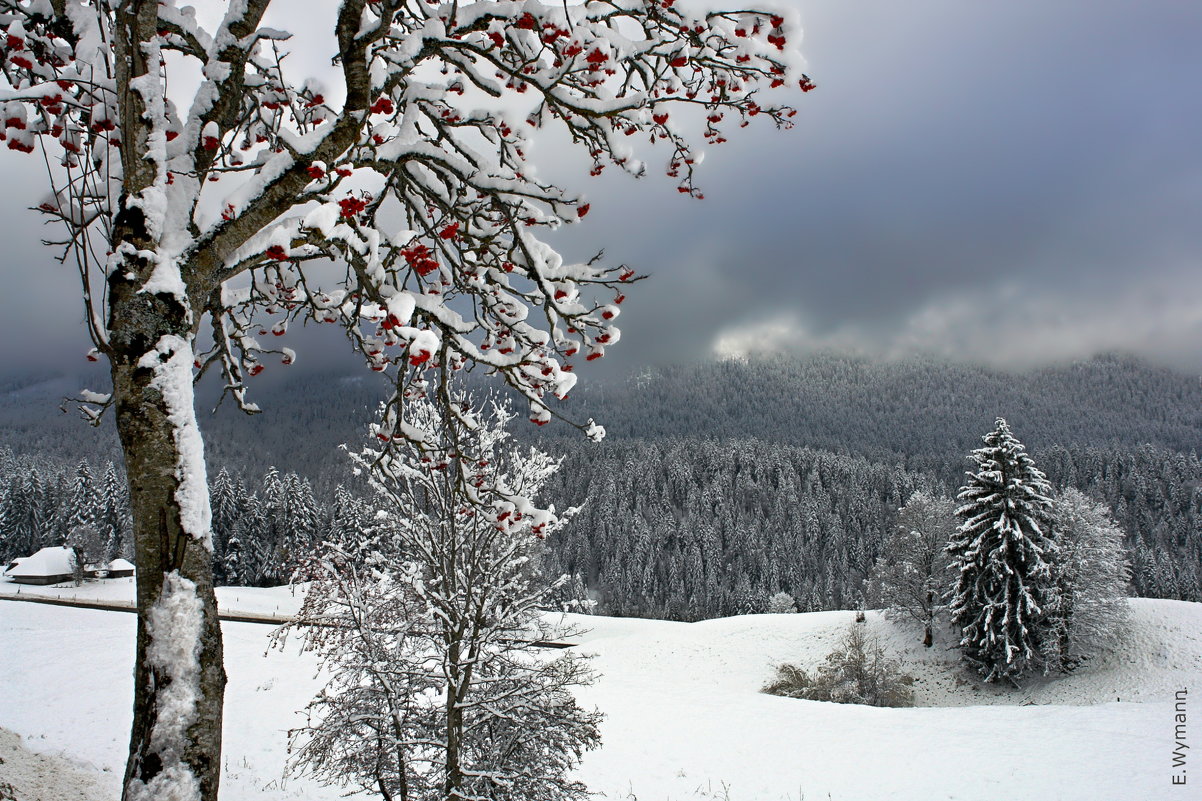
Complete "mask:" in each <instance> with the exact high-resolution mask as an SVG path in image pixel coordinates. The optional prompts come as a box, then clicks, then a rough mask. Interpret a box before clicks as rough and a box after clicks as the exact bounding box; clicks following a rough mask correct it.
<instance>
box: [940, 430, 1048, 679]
mask: <svg viewBox="0 0 1202 801" xmlns="http://www.w3.org/2000/svg"><path fill="white" fill-rule="evenodd" d="M984 442H985V446H984V447H983V448H978V449H977V450H975V451H973V452H972V455H971V457H970V458H971V459H972V460H973V461H974V462H976V464H977V470H976V472H973V473H969V474H968V477H969V481H968V484H966V485H965V486H963V487H961V488H960V494H959V496H958V497H959V499H960V502H961V506H960V507H959V508H958V509H956V515H957V516H958V517H959V518H960V520H961V523H960V527H959V528H958V529H957V531H956V533H955V535H954V536H953V537H952V540H951V542H950V543H949V544H948V546H947V551H948V556H949V558H950V560H951V567H952V572H953V575H954V576H955V587H954V589H953V590H952V594H951V598H950V607H951V618H952V622H953V623H954V624H955V625H956V627H957V628H958V629H959V630H960V633H961V639H960V647H961V649H962V652H963V655H964V659H965V661H966V662H968V664H970V665H971V666H972V667H973V668H975V669H976V670H977V671H978V672H979V673H980V674H981V676H982V677H984V678H985V680H986V681H1000V680H1002V679H1006V680H1009V681H1014V680H1017V679H1018V678H1020V677H1022V676H1023V675H1025V674H1028V673H1030V672H1032V671H1034V670H1036V669H1043V670H1046V669H1047V668H1048V667H1049V665H1048V658H1047V657H1048V653H1049V652H1051V651H1053V650H1054V649H1055V647H1056V642H1057V631H1056V629H1057V625H1056V620H1057V614H1058V606H1057V605H1058V602H1059V592H1058V588H1057V571H1056V564H1057V561H1058V559H1059V549H1058V548H1057V546H1056V543H1055V541H1054V539H1053V534H1052V525H1053V522H1052V501H1051V497H1050V496H1051V493H1052V487H1051V485H1050V484H1049V483H1048V481H1047V479H1046V478H1045V477H1044V474H1043V473H1042V472H1040V470H1039V469H1038V468H1037V467H1036V466H1035V463H1034V462H1033V461H1032V460H1031V457H1030V456H1028V455H1027V451H1026V448H1025V447H1024V446H1023V444H1022V443H1021V442H1019V441H1018V440H1017V439H1016V438H1015V437H1014V435H1013V434H1012V433H1011V432H1010V426H1008V425H1007V424H1006V421H1005V420H1003V419H1001V418H998V420H997V425H996V427H995V428H994V430H993V431H991V432H989V433H988V434H986V435H985V437H984Z"/></svg>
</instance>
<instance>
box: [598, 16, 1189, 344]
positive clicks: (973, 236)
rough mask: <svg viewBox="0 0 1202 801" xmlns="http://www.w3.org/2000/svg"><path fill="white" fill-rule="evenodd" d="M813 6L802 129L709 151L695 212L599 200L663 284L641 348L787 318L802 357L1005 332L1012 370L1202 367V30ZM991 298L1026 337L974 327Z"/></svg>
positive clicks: (1181, 25)
mask: <svg viewBox="0 0 1202 801" xmlns="http://www.w3.org/2000/svg"><path fill="white" fill-rule="evenodd" d="M801 7H802V10H803V15H804V18H805V20H806V23H807V27H806V43H805V48H804V49H805V52H806V54H807V56H808V58H809V60H810V71H811V74H812V75H813V77H814V78H815V80H816V82H817V83H818V84H819V89H818V91H816V92H813V93H812V94H809V95H807V96H805V97H803V98H799V99H798V105H799V107H800V108H801V113H800V115H799V117H798V125H797V129H796V130H794V131H792V132H789V133H787V134H779V135H775V134H771V133H755V134H752V135H751V136H750V137H746V138H740V137H733V136H732V137H731V138H732V140H735V139H740V141H737V142H734V143H732V144H730V145H725V146H723V147H722V148H717V149H714V150H713V151H712V152H711V154H710V158H709V159H708V161H707V162H706V163H705V164H704V165H703V174H702V179H703V182H704V183H705V184H706V189H707V199H706V200H705V201H703V202H701V203H696V202H687V201H684V202H678V203H674V202H672V199H671V198H668V197H667V196H666V194H667V193H666V192H665V187H664V186H663V185H662V182H657V181H654V180H650V181H648V182H646V183H645V185H644V186H641V187H639V188H638V190H637V194H636V195H635V199H634V200H631V199H629V198H625V199H621V200H619V199H618V198H617V197H616V195H615V194H612V193H616V192H618V191H624V192H628V193H629V192H631V191H632V190H631V188H630V186H629V184H627V185H624V186H620V185H619V184H621V182H616V181H615V182H614V184H613V186H612V187H611V186H610V185H608V184H607V185H606V187H605V197H604V201H605V202H598V203H596V204H594V208H595V209H598V211H595V212H594V214H595V215H597V217H598V219H596V220H595V221H594V220H592V219H590V222H595V224H596V225H595V227H594V228H593V231H592V234H593V236H595V237H596V238H597V241H599V240H600V239H601V238H602V237H603V236H604V232H605V231H610V232H612V231H614V230H620V231H621V232H622V233H621V235H611V238H610V241H611V243H612V245H613V246H612V247H611V251H612V252H615V253H620V254H621V257H622V258H629V259H632V260H634V261H639V262H644V263H646V264H648V266H649V267H651V268H652V272H653V273H654V274H655V281H654V284H655V286H654V288H653V287H650V286H649V287H647V288H646V295H647V296H648V297H644V298H641V299H636V302H635V303H634V305H633V306H632V307H631V309H630V310H629V312H628V313H627V315H626V316H625V317H624V318H623V324H624V326H625V330H626V331H627V335H629V336H630V337H631V338H633V339H636V340H638V341H641V342H644V343H648V344H649V345H650V346H651V347H656V346H657V345H661V344H662V345H663V346H664V347H663V350H664V351H673V350H677V349H689V350H691V351H692V352H693V353H697V352H699V350H700V349H702V348H704V347H705V346H707V345H709V344H710V343H711V341H712V339H711V338H707V337H706V336H705V331H706V329H705V326H709V331H710V333H711V334H713V333H714V332H716V331H720V330H726V331H728V332H729V331H730V329H731V328H732V326H733V327H734V328H735V329H740V328H741V327H743V325H744V324H745V325H749V326H750V325H754V324H756V323H758V322H762V321H763V320H764V319H765V318H768V319H770V320H774V321H776V322H780V321H781V320H787V319H792V320H796V321H798V322H797V329H798V330H797V331H796V335H797V337H796V338H797V340H798V344H801V345H824V344H838V345H851V344H855V345H858V346H859V347H861V348H863V349H866V350H868V351H870V352H878V353H892V352H896V351H898V350H899V349H905V347H929V348H930V349H935V350H938V351H939V352H946V353H949V354H952V355H961V356H966V357H979V358H989V357H991V356H993V355H995V354H996V352H997V349H995V348H986V347H985V346H984V344H983V343H985V342H988V341H991V337H986V336H982V335H981V332H980V331H979V330H977V328H979V327H983V326H988V327H989V331H990V332H991V334H992V335H997V334H1001V335H1009V334H1013V335H1014V336H1015V338H1016V339H1017V340H1021V341H1015V342H1012V343H1009V345H1008V347H1006V348H1005V349H1004V350H1005V352H1006V353H1007V354H1009V356H1008V359H1011V360H1014V359H1017V358H1018V354H1017V353H1016V351H1023V350H1025V356H1026V358H1027V359H1029V360H1032V361H1037V360H1039V359H1040V358H1041V357H1048V356H1055V357H1057V358H1062V357H1066V356H1074V355H1085V354H1088V353H1090V352H1092V351H1094V350H1096V349H1100V348H1111V347H1130V348H1133V349H1138V350H1141V351H1144V352H1147V353H1149V355H1154V356H1155V355H1162V356H1165V357H1171V358H1174V359H1177V360H1179V361H1184V362H1186V363H1189V364H1191V365H1198V364H1202V358H1199V350H1198V346H1197V344H1196V343H1197V342H1198V339H1197V336H1196V334H1197V331H1196V328H1195V322H1194V321H1193V319H1192V317H1191V315H1190V312H1191V309H1192V308H1198V307H1202V282H1200V281H1199V280H1198V278H1197V277H1196V276H1197V272H1198V270H1197V266H1198V257H1199V254H1200V253H1202V224H1200V222H1202V197H1200V193H1202V151H1200V149H1199V148H1198V147H1197V141H1198V140H1199V136H1200V135H1202V101H1200V99H1199V98H1200V95H1199V93H1198V92H1197V90H1196V86H1195V83H1194V81H1195V76H1196V75H1198V74H1199V67H1202V49H1200V48H1198V46H1197V42H1198V41H1200V40H1202V11H1199V10H1198V9H1197V8H1196V7H1194V6H1192V5H1191V6H1189V7H1187V4H1179V3H1167V2H1159V3H1143V4H1132V3H1122V4H1119V3H1093V2H1090V3H1085V2H1060V3H1006V4H990V5H989V6H987V7H982V5H981V4H964V3H952V2H946V3H919V4H914V3H907V4H898V3H891V2H883V1H882V2H875V1H874V2H854V3H848V2H822V3H804V4H802V6H801ZM739 133H746V132H745V131H741V132H739ZM669 189H670V188H669ZM613 206H616V207H617V208H616V209H614V208H609V210H608V211H607V207H613ZM580 238H581V239H584V238H586V234H585V233H584V232H583V231H582V232H581V233H580ZM674 248H677V249H675V250H674ZM694 276H699V277H700V281H701V285H702V286H701V287H700V288H697V287H693V288H686V289H685V290H683V294H684V296H685V297H689V301H688V302H675V301H676V295H675V294H674V293H675V292H676V291H677V288H678V287H681V286H686V287H687V285H688V284H689V283H690V282H691V281H692V280H693V278H694ZM1166 288H1167V289H1168V291H1167V292H1165V291H1163V290H1165V289H1166ZM1158 293H1159V294H1160V295H1161V296H1163V299H1164V302H1163V303H1157V302H1156V300H1155V297H1154V296H1156V295H1157V294H1158ZM682 300H683V299H682ZM974 303H975V304H1006V305H1007V306H1008V307H1009V308H1011V309H1013V310H1014V313H1013V315H1010V316H1011V317H1013V318H1014V319H1021V320H1023V321H1024V322H1023V324H1022V325H1021V326H1018V325H1017V324H1016V325H1013V326H1009V327H1007V325H1006V319H1007V315H1006V314H1005V313H1004V312H1003V313H999V312H998V311H997V310H989V309H985V310H983V311H982V312H981V314H980V316H979V325H978V324H977V323H976V322H975V321H974V318H973V316H972V315H968V314H964V313H961V312H960V311H959V310H960V309H962V308H963V307H964V306H965V305H966V304H968V305H969V306H971V305H972V304H974ZM941 306H945V307H947V311H948V313H947V314H945V315H943V317H944V318H946V319H945V320H944V322H943V323H942V324H941V325H940V326H935V327H934V328H932V326H933V323H932V319H933V318H934V317H938V316H939V315H938V311H939V308H940V307H941ZM1040 315H1047V317H1046V318H1043V319H1041V318H1040ZM1166 316H1167V317H1168V318H1169V319H1166ZM1116 317H1117V319H1119V320H1121V321H1122V322H1121V324H1119V325H1116V324H1115V320H1116ZM953 319H955V320H956V324H955V325H954V326H953V325H952V324H951V321H952V320H953ZM986 321H988V322H986ZM1108 321H1109V322H1108ZM1009 328H1013V329H1016V330H1013V331H1009V330H1008V329H1009ZM1116 329H1118V330H1116ZM1121 329H1127V331H1128V333H1129V336H1124V335H1123V331H1122V330H1121ZM1152 329H1155V330H1156V333H1155V335H1153V334H1152V333H1151V331H1152ZM916 330H927V331H928V332H929V333H927V334H926V335H925V336H923V337H920V336H916V335H915V331H916ZM935 330H939V331H940V332H942V335H943V336H945V337H946V339H944V340H939V341H930V340H932V339H934V338H935V337H936V334H935V333H933V332H934V331H935ZM1037 332H1043V335H1042V336H1036V335H1035V333H1037ZM1020 334H1021V336H1018V335H1020ZM785 338H786V339H787V337H785ZM936 346H937V347H936Z"/></svg>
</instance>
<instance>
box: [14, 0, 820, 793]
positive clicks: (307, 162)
mask: <svg viewBox="0 0 1202 801" xmlns="http://www.w3.org/2000/svg"><path fill="white" fill-rule="evenodd" d="M195 6H197V8H194V7H193V6H191V5H189V6H179V5H177V4H176V2H174V0H162V1H157V0H156V1H155V2H151V0H0V27H3V28H4V37H5V38H4V48H3V60H2V63H0V71H2V74H3V80H2V81H0V103H2V104H3V117H2V119H3V122H4V128H3V134H4V139H5V141H6V143H7V147H8V148H9V149H10V150H14V151H20V152H28V153H32V152H34V151H35V150H38V151H39V154H40V155H41V156H42V157H44V159H45V163H46V165H47V167H48V168H49V174H50V176H51V179H50V182H51V186H50V189H51V191H50V193H49V195H48V196H47V197H46V199H45V200H44V201H42V202H40V204H39V205H38V209H39V210H40V211H41V212H42V213H43V214H45V215H46V216H47V218H48V219H49V220H50V221H51V222H55V223H57V224H59V225H60V226H61V229H62V237H61V239H60V243H61V244H62V246H63V249H64V250H63V256H64V258H72V259H73V262H74V264H75V265H76V267H77V268H78V271H79V276H80V279H81V283H82V291H83V299H84V301H85V306H86V315H85V323H86V327H87V330H88V332H89V334H90V335H91V338H92V340H93V342H94V344H95V350H94V352H93V353H92V354H91V357H92V358H93V359H96V360H99V359H101V358H103V359H106V360H107V362H108V364H109V366H110V375H111V379H112V387H111V393H109V394H108V395H97V394H87V395H86V396H85V400H87V401H90V402H91V405H85V406H84V407H83V408H84V409H85V413H87V414H89V415H91V416H93V417H96V416H98V415H99V414H100V410H101V409H103V408H108V407H111V408H112V409H113V411H114V413H115V415H116V424H117V430H118V432H119V436H120V440H121V444H122V448H123V451H124V462H125V466H126V472H127V479H128V481H129V484H130V486H131V487H132V489H133V492H132V495H131V511H132V517H133V520H134V532H133V539H134V552H135V554H134V555H135V562H136V564H137V566H138V590H137V596H138V598H137V601H138V610H139V615H138V652H137V660H136V664H137V668H136V675H135V693H134V715H133V731H132V735H131V742H130V754H129V761H128V765H127V771H126V776H125V780H124V786H125V790H124V796H125V798H127V799H135V798H152V797H154V798H163V797H166V796H167V795H168V794H171V795H172V797H175V798H179V799H191V798H204V799H208V800H209V801H212V800H213V799H215V798H216V797H217V790H218V785H219V778H220V771H219V767H220V764H221V758H220V755H221V720H222V711H221V710H222V697H223V693H224V685H225V673H224V670H223V667H222V648H221V635H220V629H219V626H218V621H217V616H216V602H215V598H214V594H213V591H212V567H211V562H212V559H211V554H212V549H211V535H210V523H209V504H208V497H207V496H208V492H207V482H206V475H205V462H204V455H203V446H202V442H201V438H200V434H199V431H198V428H197V426H196V419H195V411H194V409H193V396H192V382H193V379H194V378H196V377H197V375H198V374H203V373H205V372H207V371H214V372H217V373H220V374H221V376H222V381H223V382H224V384H225V387H226V392H227V394H228V396H230V397H232V398H233V399H234V400H235V401H237V402H238V403H239V404H242V405H243V407H244V408H246V409H247V410H248V411H250V410H253V407H252V406H251V405H250V404H249V402H248V401H247V400H246V389H247V386H246V381H247V378H248V377H250V376H254V375H256V374H257V373H259V372H261V371H262V370H264V369H265V361H266V357H267V356H268V354H271V353H274V354H276V355H277V356H278V357H279V358H280V360H281V361H282V362H283V363H284V364H289V363H292V362H293V361H294V360H295V354H294V353H293V352H292V351H291V350H290V349H288V348H280V347H274V348H273V347H271V346H270V345H268V344H267V343H266V341H260V340H259V339H257V338H256V334H257V332H262V333H261V334H258V335H259V336H269V337H271V336H273V335H277V334H278V335H282V334H284V332H285V331H286V329H287V328H288V325H289V324H290V323H293V322H297V321H304V320H311V321H315V322H324V323H333V324H341V325H342V326H343V328H344V329H345V331H346V333H347V335H348V337H349V339H350V340H351V342H352V344H353V346H354V347H355V348H356V349H357V350H358V351H359V352H360V353H362V354H363V356H364V357H365V359H366V361H367V363H368V364H369V365H370V367H371V368H372V369H374V370H377V371H381V372H384V371H389V370H391V371H392V372H393V373H395V374H396V378H397V383H398V386H402V387H404V386H407V385H408V384H409V383H411V382H413V381H417V380H420V379H421V375H422V374H423V373H424V372H425V371H427V370H432V369H434V368H435V367H436V366H437V367H438V368H441V369H450V370H453V369H459V368H461V367H463V366H465V365H468V364H470V363H483V364H485V365H486V366H487V368H488V370H489V371H491V372H493V373H495V374H497V375H498V376H499V377H500V379H501V380H503V381H504V382H506V383H507V384H508V385H509V386H510V387H512V388H513V389H514V390H515V391H516V392H517V393H519V394H520V395H521V396H523V397H525V398H526V399H527V400H528V402H529V403H530V416H531V418H532V419H534V420H535V421H536V422H539V423H543V422H546V421H547V420H548V419H549V418H550V415H551V411H550V407H549V404H550V403H551V402H552V398H553V397H558V396H562V395H563V394H564V393H566V392H567V391H568V389H569V388H570V387H571V386H572V383H573V380H574V378H575V376H574V374H573V373H572V372H570V370H571V364H570V362H569V361H568V360H569V359H571V358H572V357H574V356H577V354H579V355H580V356H581V357H583V358H587V359H596V358H600V357H601V356H602V355H604V353H605V350H606V348H607V347H609V346H610V345H613V344H614V343H616V342H617V341H618V338H619V331H618V329H617V328H616V327H615V326H614V324H613V321H614V318H616V317H617V316H618V311H619V304H620V303H621V301H622V300H623V298H624V295H623V292H622V290H623V289H624V286H625V282H629V281H631V280H633V279H634V278H636V275H635V272H634V271H633V270H631V269H629V268H626V267H618V268H614V269H607V268H604V267H602V266H600V265H598V264H595V263H590V264H586V265H577V264H567V263H564V261H563V260H562V259H561V258H560V257H559V256H558V255H557V254H556V253H554V252H553V251H552V250H551V248H549V247H548V246H547V245H546V244H545V243H544V242H543V241H542V240H540V239H539V238H538V233H539V232H540V231H542V230H545V229H549V228H552V227H555V226H557V225H560V224H563V223H567V222H575V221H577V220H578V219H580V218H582V217H583V216H584V215H585V214H586V213H587V212H588V210H589V204H588V203H587V202H584V200H583V199H582V198H581V197H580V196H579V195H577V194H574V193H570V192H567V191H565V190H563V189H560V188H558V187H556V186H553V185H550V184H547V183H544V182H542V181H539V180H537V179H536V178H534V177H533V175H534V170H533V169H532V168H531V167H529V166H527V156H528V153H529V138H530V134H531V132H532V131H533V130H534V129H537V128H539V127H540V126H555V127H558V128H559V129H560V130H561V131H564V132H566V138H567V139H569V140H570V141H571V142H572V143H573V144H574V145H577V146H579V147H580V148H581V149H582V150H583V151H584V152H585V154H586V155H587V157H588V158H589V159H590V160H591V162H592V164H593V171H594V172H599V171H601V170H602V169H603V168H604V167H605V166H606V165H615V166H616V167H618V168H619V169H623V170H625V171H627V172H630V173H632V174H639V173H641V172H642V171H643V166H642V162H641V161H640V160H639V159H638V158H636V154H635V152H634V150H633V149H632V147H631V146H630V144H629V143H631V142H636V141H638V140H639V139H643V138H648V139H650V140H651V141H652V142H653V143H659V144H660V145H662V146H663V147H664V148H666V150H667V151H668V153H669V155H668V172H669V174H670V175H674V176H677V177H678V178H679V179H680V185H679V188H680V191H681V192H684V193H687V194H692V195H698V194H699V193H698V192H697V190H696V189H695V187H694V184H693V171H694V166H695V164H696V163H697V161H698V156H697V153H696V151H695V150H694V147H693V144H692V143H690V141H689V139H687V138H686V136H685V133H686V130H687V129H688V128H689V127H690V123H691V124H692V125H693V126H694V127H698V128H700V129H701V130H702V131H703V134H704V138H705V139H706V141H708V142H711V143H719V142H722V141H724V131H725V128H726V127H728V126H731V125H736V126H737V125H740V124H742V123H745V122H747V121H748V119H749V118H750V117H753V116H758V117H759V118H760V119H764V120H771V121H773V122H775V123H776V124H777V125H786V124H787V115H788V114H789V113H790V112H789V110H788V109H787V108H784V107H780V106H776V105H770V104H768V103H767V102H766V101H765V100H764V96H763V93H762V92H763V90H766V89H769V88H775V87H780V86H793V87H796V86H798V85H799V82H800V86H801V88H802V89H808V88H810V87H811V84H810V83H809V81H808V79H806V78H805V76H804V75H802V74H801V73H800V72H799V71H798V69H799V68H798V61H797V59H795V58H794V57H793V54H792V50H791V49H789V48H788V47H787V45H788V39H789V38H792V39H794V40H795V39H796V36H795V35H794V33H795V26H794V20H793V18H791V17H790V16H788V15H778V14H776V13H774V12H768V11H760V10H756V9H755V8H754V7H742V6H739V7H737V8H739V10H732V11H722V10H720V9H718V8H715V7H713V6H712V5H710V4H704V5H696V4H691V3H684V2H682V3H675V4H674V3H672V2H670V1H669V0H663V2H655V0H595V1H594V2H588V3H583V4H561V3H542V2H538V0H528V1H527V2H520V3H517V2H491V1H489V0H479V1H478V2H467V3H452V2H446V3H440V2H420V3H419V2H402V0H342V1H341V2H339V3H326V4H321V11H323V12H325V13H328V14H329V16H330V24H329V30H330V37H329V40H328V45H327V46H326V48H325V52H321V53H319V54H318V53H315V54H314V55H315V56H319V58H318V59H316V60H317V61H320V63H321V64H325V65H332V67H330V68H329V71H331V72H333V73H335V75H336V77H335V78H334V79H333V80H332V82H331V83H330V85H329V86H322V85H321V84H320V82H319V79H320V77H321V76H297V75H295V74H294V73H293V72H292V69H293V68H292V67H291V66H288V65H290V64H292V63H294V61H289V60H287V59H284V58H283V56H284V55H286V52H285V51H286V50H287V48H288V44H287V38H288V36H287V34H286V33H284V32H282V31H281V30H280V28H279V27H273V26H271V25H267V24H265V23H269V22H271V20H270V19H269V18H268V13H269V11H271V12H273V13H277V14H278V15H279V17H280V19H281V21H286V19H287V15H288V14H295V11H296V3H285V2H282V0H281V2H274V3H273V2H271V0H242V2H237V3H222V2H216V0H199V1H198V2H197V3H196V4H195ZM198 9H199V10H198ZM285 24H286V22H285ZM323 69H324V68H323ZM631 137H634V138H631ZM35 202H37V201H35ZM331 264H333V265H334V266H333V267H332V268H331V267H330V266H329V265H331ZM13 269H19V268H18V267H17V266H15V265H14V266H13ZM323 278H325V279H329V280H324V281H323V280H322V279H323ZM464 310H470V313H465V311H464ZM206 321H207V322H208V324H209V325H211V329H212V336H211V342H212V344H211V346H204V347H203V348H202V347H201V346H200V345H199V343H200V342H201V341H204V340H198V335H199V333H200V329H201V326H202V324H204V323H205V322H206ZM594 433H596V434H599V433H600V432H599V430H597V429H594ZM400 435H401V436H404V435H405V434H404V433H403V432H402V433H401V434H400Z"/></svg>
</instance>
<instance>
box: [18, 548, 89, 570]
mask: <svg viewBox="0 0 1202 801" xmlns="http://www.w3.org/2000/svg"><path fill="white" fill-rule="evenodd" d="M74 569H75V552H74V551H72V550H71V549H70V548H64V547H62V546H58V547H53V548H43V549H42V550H40V551H38V552H37V553H35V554H34V555H33V556H30V557H28V558H26V559H22V560H21V564H19V565H17V566H16V567H14V568H11V569H10V570H9V571H8V572H7V573H6V574H5V575H9V576H66V575H70V573H71V572H72V571H73V570H74Z"/></svg>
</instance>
